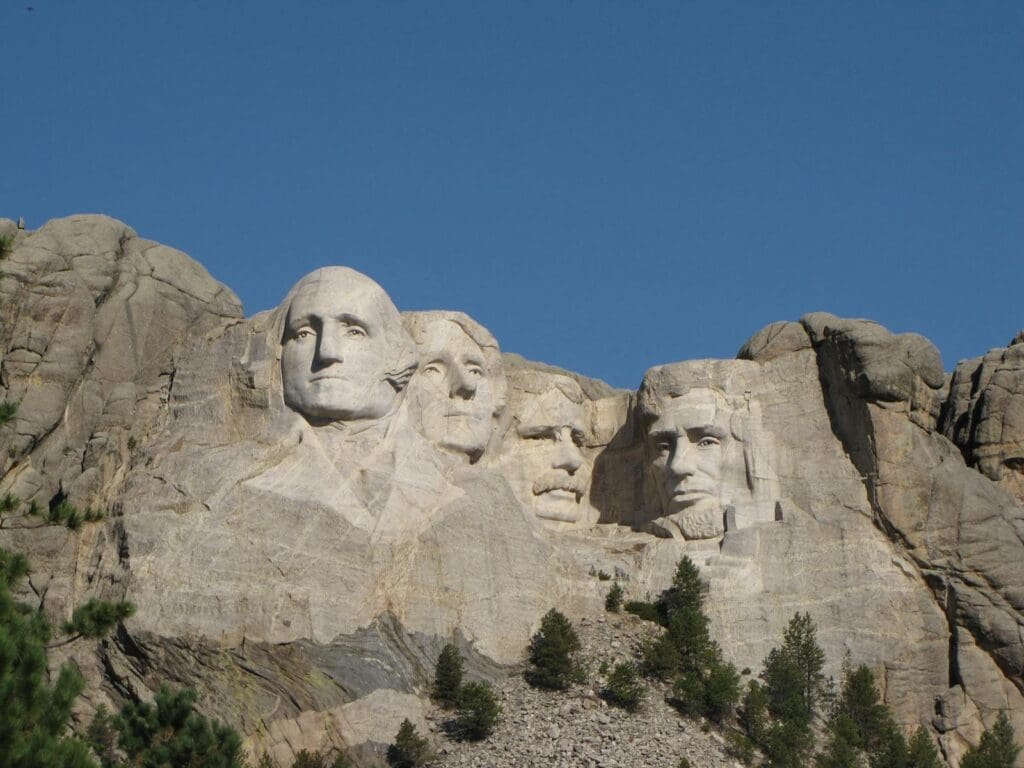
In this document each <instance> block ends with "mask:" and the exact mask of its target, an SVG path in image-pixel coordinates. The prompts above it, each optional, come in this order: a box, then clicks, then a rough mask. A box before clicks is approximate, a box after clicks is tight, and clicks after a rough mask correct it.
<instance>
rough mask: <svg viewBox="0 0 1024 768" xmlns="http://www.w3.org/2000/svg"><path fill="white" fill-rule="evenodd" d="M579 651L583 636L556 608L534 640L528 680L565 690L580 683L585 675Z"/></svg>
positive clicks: (531, 645)
mask: <svg viewBox="0 0 1024 768" xmlns="http://www.w3.org/2000/svg"><path fill="white" fill-rule="evenodd" d="M579 651H580V639H579V636H578V635H577V634H576V630H575V629H573V626H572V622H570V621H569V619H567V618H566V617H565V616H564V615H562V614H561V613H560V612H559V611H557V610H555V609H554V608H552V609H551V610H550V611H548V612H547V613H546V614H544V618H542V619H541V622H540V629H539V630H538V631H537V633H536V634H535V635H534V636H533V637H532V638H531V639H530V649H529V662H530V667H529V669H528V670H527V671H526V680H527V682H528V683H530V685H533V686H536V687H538V688H548V689H550V690H565V689H566V688H568V687H569V684H570V683H572V682H579V681H580V680H582V678H583V670H582V667H581V666H580V662H579Z"/></svg>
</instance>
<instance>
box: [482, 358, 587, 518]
mask: <svg viewBox="0 0 1024 768" xmlns="http://www.w3.org/2000/svg"><path fill="white" fill-rule="evenodd" d="M584 400H585V399H584V396H583V391H582V390H581V389H580V386H579V384H577V383H576V381H574V380H573V379H571V378H569V377H567V376H561V375H559V374H555V373H548V372H546V371H537V370H516V371H514V372H510V374H509V406H508V419H507V420H506V430H505V434H504V436H503V438H502V442H501V455H500V459H499V468H500V471H501V472H502V473H503V474H505V476H506V477H508V478H509V481H510V483H511V485H512V490H513V492H514V493H515V494H516V497H517V498H518V499H519V501H520V502H521V503H522V504H523V505H524V506H525V507H527V508H528V509H530V510H532V512H533V514H535V515H536V516H537V517H538V518H539V519H540V520H543V521H545V522H547V523H549V524H551V525H553V526H558V525H559V524H571V525H573V526H580V525H583V526H585V525H588V524H590V523H593V522H594V521H595V515H594V510H593V509H592V508H591V507H590V505H589V501H588V500H589V496H590V478H591V474H592V471H593V467H592V465H591V462H590V461H589V460H588V458H587V456H585V455H584V451H583V447H584V445H585V442H586V431H587V413H586V410H585V403H584Z"/></svg>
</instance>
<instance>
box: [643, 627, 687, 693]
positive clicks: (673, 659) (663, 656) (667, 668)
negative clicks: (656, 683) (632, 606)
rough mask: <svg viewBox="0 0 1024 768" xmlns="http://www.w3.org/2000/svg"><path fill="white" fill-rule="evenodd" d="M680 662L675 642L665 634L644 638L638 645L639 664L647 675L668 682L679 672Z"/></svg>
mask: <svg viewBox="0 0 1024 768" xmlns="http://www.w3.org/2000/svg"><path fill="white" fill-rule="evenodd" d="M682 663H683V662H682V658H681V657H680V655H679V651H678V650H676V646H675V643H673V642H672V638H671V637H669V636H668V635H667V634H666V635H661V636H660V637H656V638H650V639H648V640H645V641H644V642H643V644H642V645H641V646H640V666H641V668H642V669H643V671H644V674H645V675H648V676H649V677H656V678H658V679H659V680H662V681H663V682H668V681H669V680H671V679H672V678H673V677H675V676H676V675H677V674H678V673H679V670H680V668H681V667H682Z"/></svg>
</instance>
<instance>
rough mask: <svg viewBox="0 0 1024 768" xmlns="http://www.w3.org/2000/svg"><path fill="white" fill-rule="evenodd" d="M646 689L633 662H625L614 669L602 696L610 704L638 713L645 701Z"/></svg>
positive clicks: (609, 675)
mask: <svg viewBox="0 0 1024 768" xmlns="http://www.w3.org/2000/svg"><path fill="white" fill-rule="evenodd" d="M644 693H645V688H644V684H643V681H642V680H641V679H640V672H639V671H638V670H637V668H636V665H635V664H633V663H632V662H628V661H623V662H620V663H618V664H616V665H615V666H614V667H612V671H611V672H610V673H609V674H608V680H607V682H606V683H605V685H604V688H602V689H601V696H602V697H603V698H604V700H605V701H607V702H608V703H609V704H613V705H615V706H616V707H622V708H623V709H624V710H626V711H627V712H636V711H637V709H639V708H640V703H641V702H642V701H643V699H644Z"/></svg>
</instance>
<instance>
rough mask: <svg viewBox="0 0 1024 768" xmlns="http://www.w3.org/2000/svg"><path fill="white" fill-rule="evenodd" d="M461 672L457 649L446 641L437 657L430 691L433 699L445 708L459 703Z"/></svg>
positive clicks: (460, 660)
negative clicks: (431, 690)
mask: <svg viewBox="0 0 1024 768" xmlns="http://www.w3.org/2000/svg"><path fill="white" fill-rule="evenodd" d="M462 672H463V669H462V656H461V655H460V654H459V649H458V648H457V647H455V644H454V643H448V644H447V645H445V647H444V648H442V649H441V653H440V655H439V656H438V657H437V665H436V666H435V667H434V688H433V692H432V695H433V697H434V700H435V701H437V703H438V704H440V705H441V706H442V707H444V708H445V709H453V708H454V707H455V706H456V705H457V704H458V703H459V688H460V687H461V686H462Z"/></svg>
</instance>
